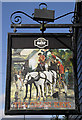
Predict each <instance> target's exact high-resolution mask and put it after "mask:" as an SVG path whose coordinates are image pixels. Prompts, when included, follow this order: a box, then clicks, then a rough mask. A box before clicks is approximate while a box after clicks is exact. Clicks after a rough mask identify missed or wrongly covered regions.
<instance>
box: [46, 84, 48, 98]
mask: <svg viewBox="0 0 82 120" xmlns="http://www.w3.org/2000/svg"><path fill="white" fill-rule="evenodd" d="M47 96H48V85H47V83H46V97H47Z"/></svg>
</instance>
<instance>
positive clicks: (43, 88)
mask: <svg viewBox="0 0 82 120" xmlns="http://www.w3.org/2000/svg"><path fill="white" fill-rule="evenodd" d="M42 94H43V101H44V84H43V85H42Z"/></svg>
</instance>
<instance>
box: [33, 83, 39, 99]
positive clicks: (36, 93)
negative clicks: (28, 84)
mask: <svg viewBox="0 0 82 120" xmlns="http://www.w3.org/2000/svg"><path fill="white" fill-rule="evenodd" d="M34 86H35V87H36V90H37V93H36V97H38V87H37V86H36V84H35V82H34Z"/></svg>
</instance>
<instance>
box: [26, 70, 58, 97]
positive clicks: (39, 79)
mask: <svg viewBox="0 0 82 120" xmlns="http://www.w3.org/2000/svg"><path fill="white" fill-rule="evenodd" d="M53 77H54V80H55V81H54V84H53ZM25 83H26V84H32V83H35V84H36V86H37V88H38V96H39V98H41V92H40V86H41V88H42V95H43V99H44V87H46V96H48V84H50V89H51V94H50V96H52V86H53V88H54V89H55V85H56V72H55V71H53V70H52V71H43V72H39V73H38V72H30V73H27V75H26V77H25ZM44 85H45V86H44ZM30 92H31V91H30ZM26 97H27V92H26ZM26 97H25V98H26Z"/></svg>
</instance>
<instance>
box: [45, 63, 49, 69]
mask: <svg viewBox="0 0 82 120" xmlns="http://www.w3.org/2000/svg"><path fill="white" fill-rule="evenodd" d="M45 70H46V71H48V64H47V63H45Z"/></svg>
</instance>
